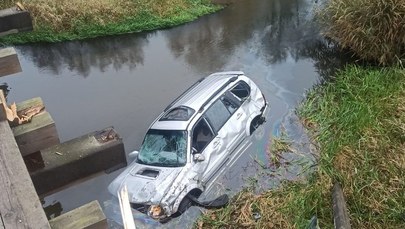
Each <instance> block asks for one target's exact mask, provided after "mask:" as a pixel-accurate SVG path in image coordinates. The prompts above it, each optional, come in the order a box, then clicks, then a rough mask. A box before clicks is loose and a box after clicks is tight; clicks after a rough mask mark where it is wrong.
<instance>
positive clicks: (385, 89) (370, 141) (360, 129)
mask: <svg viewBox="0 0 405 229" xmlns="http://www.w3.org/2000/svg"><path fill="white" fill-rule="evenodd" d="M298 114H299V116H300V117H301V119H302V122H303V123H304V124H305V125H306V126H307V127H308V128H310V132H311V133H312V136H313V140H314V141H316V142H317V143H318V145H319V148H320V150H319V154H320V155H319V162H318V163H319V164H318V168H317V171H316V172H315V173H314V174H312V175H311V176H310V177H309V179H308V180H307V181H301V182H286V183H284V184H283V185H281V187H280V188H277V189H275V190H269V191H267V192H265V193H262V194H261V195H254V194H252V192H249V190H245V191H243V192H241V193H239V194H238V195H237V196H236V197H234V198H233V200H232V201H231V203H232V204H231V205H229V206H227V207H226V208H225V209H219V210H214V211H208V212H207V213H206V214H205V215H204V216H203V217H202V219H201V220H200V221H199V222H198V223H197V226H199V225H202V227H203V228H240V227H244V228H306V227H307V226H308V224H309V220H310V219H311V217H312V216H317V218H318V220H319V225H320V227H321V228H333V219H332V204H331V201H332V200H331V188H332V185H333V183H334V182H335V181H339V182H340V184H341V185H342V187H343V192H344V195H345V198H346V202H347V206H348V209H349V215H350V218H351V224H352V228H405V215H404V214H405V179H404V177H405V70H404V69H403V68H399V67H391V68H382V69H374V68H363V67H356V66H349V67H347V68H346V69H345V70H343V71H341V72H339V73H338V74H337V76H336V78H335V80H334V82H329V83H326V84H325V85H322V86H319V87H317V88H315V89H314V90H312V91H311V92H310V93H309V94H308V97H307V99H306V100H305V102H304V103H303V104H302V105H301V106H300V107H299V108H298ZM269 179H271V178H269ZM254 212H259V213H260V214H261V216H262V217H261V219H259V220H258V221H257V222H255V221H254V219H253V217H252V214H253V213H254Z"/></svg>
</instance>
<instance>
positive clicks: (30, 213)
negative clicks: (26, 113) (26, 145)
mask: <svg viewBox="0 0 405 229" xmlns="http://www.w3.org/2000/svg"><path fill="white" fill-rule="evenodd" d="M2 113H3V110H2V109H0V116H4V114H2ZM0 142H1V144H0V216H1V222H2V223H3V225H2V226H0V228H1V227H3V228H5V229H14V228H17V229H19V228H32V227H35V228H50V226H49V223H48V220H47V218H46V216H45V213H44V211H43V210H42V205H41V203H40V201H39V199H38V196H37V194H36V193H35V189H34V186H33V184H32V181H31V179H30V177H29V174H28V172H27V169H26V167H25V164H24V161H23V159H22V157H21V154H20V152H19V150H18V146H17V143H16V142H15V139H14V136H13V133H12V131H11V129H10V126H9V124H8V122H7V121H5V120H1V121H0ZM0 225H1V223H0Z"/></svg>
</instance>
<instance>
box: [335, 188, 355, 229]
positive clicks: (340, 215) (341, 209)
mask: <svg viewBox="0 0 405 229" xmlns="http://www.w3.org/2000/svg"><path fill="white" fill-rule="evenodd" d="M332 201H333V221H334V224H335V228H336V229H350V228H351V226H350V218H349V213H348V212H347V208H346V201H345V198H344V196H343V191H342V188H341V187H340V185H339V183H335V184H334V185H333V190H332Z"/></svg>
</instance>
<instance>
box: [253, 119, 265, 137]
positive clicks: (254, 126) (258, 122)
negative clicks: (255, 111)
mask: <svg viewBox="0 0 405 229" xmlns="http://www.w3.org/2000/svg"><path fill="white" fill-rule="evenodd" d="M262 123H263V122H261V117H260V116H256V117H255V118H254V119H253V120H252V122H251V123H250V135H252V134H253V132H254V131H255V130H256V129H257V128H258V127H259V126H260V124H262Z"/></svg>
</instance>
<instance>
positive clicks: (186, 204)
mask: <svg viewBox="0 0 405 229" xmlns="http://www.w3.org/2000/svg"><path fill="white" fill-rule="evenodd" d="M192 205H193V202H192V200H191V199H190V198H189V197H188V196H187V195H186V196H185V197H184V198H183V200H181V202H180V204H179V208H178V209H177V212H176V213H174V214H173V216H172V217H173V218H176V217H179V216H180V215H181V214H183V213H184V212H186V211H187V209H188V208H190V207H191V206H192Z"/></svg>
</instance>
